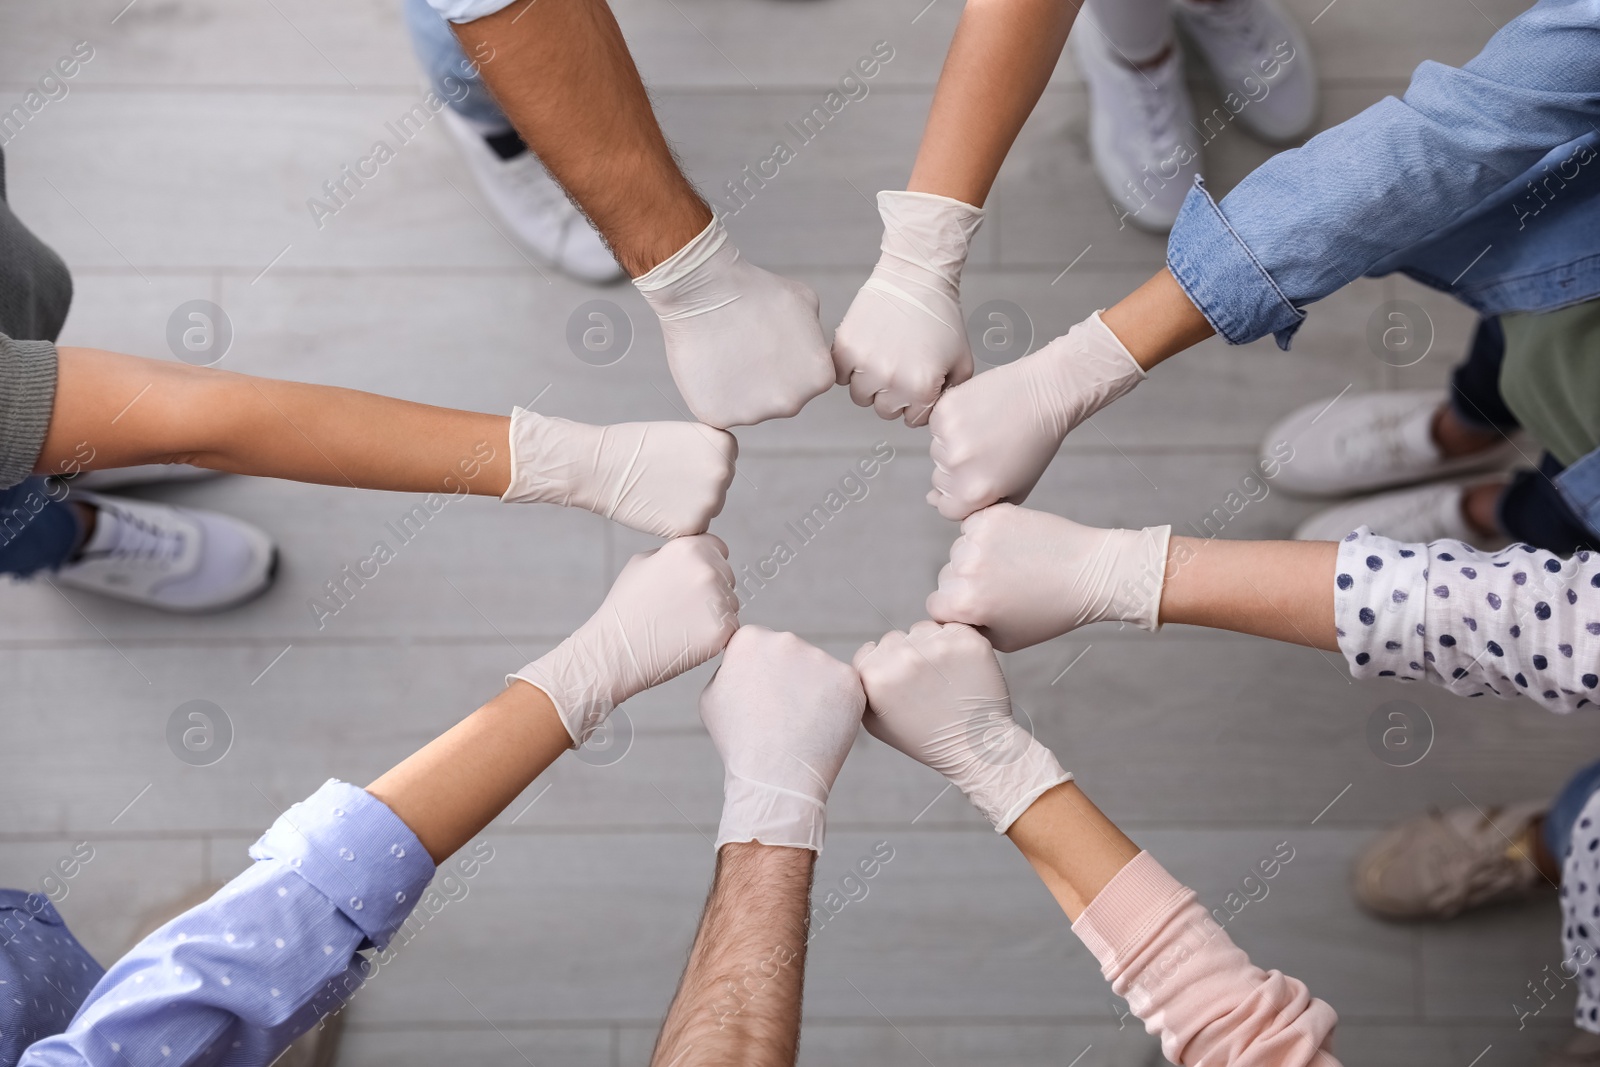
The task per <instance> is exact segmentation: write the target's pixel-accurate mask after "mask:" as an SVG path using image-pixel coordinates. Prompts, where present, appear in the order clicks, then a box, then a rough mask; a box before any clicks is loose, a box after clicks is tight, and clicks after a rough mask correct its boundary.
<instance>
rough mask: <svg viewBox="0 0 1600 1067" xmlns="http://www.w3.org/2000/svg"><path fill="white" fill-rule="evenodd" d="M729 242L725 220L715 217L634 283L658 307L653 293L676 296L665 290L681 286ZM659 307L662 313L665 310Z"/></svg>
mask: <svg viewBox="0 0 1600 1067" xmlns="http://www.w3.org/2000/svg"><path fill="white" fill-rule="evenodd" d="M727 243H728V231H727V230H726V229H725V228H724V227H723V225H722V220H721V219H719V218H715V217H713V218H712V220H711V221H710V222H709V223H707V224H706V228H705V229H703V230H701V231H700V232H699V233H698V234H696V235H695V236H694V237H692V238H690V240H689V243H688V244H686V245H684V246H683V247H682V248H680V249H678V250H677V251H676V252H674V253H672V255H670V256H668V257H667V258H666V259H663V260H662V261H661V262H660V263H657V264H656V265H655V266H654V267H651V268H650V269H649V270H648V271H646V272H645V273H644V274H641V275H639V277H637V278H635V279H634V280H633V286H634V288H635V289H638V290H639V292H641V293H643V294H644V296H645V299H646V300H650V303H651V305H652V306H654V305H655V300H651V297H652V296H654V295H656V294H658V293H659V294H661V297H663V298H666V297H670V296H671V295H672V294H671V293H670V292H662V290H668V289H670V288H671V287H675V286H678V285H679V284H680V283H682V282H684V281H686V280H688V279H689V278H691V277H692V276H693V275H694V274H695V273H696V272H697V271H699V270H700V268H702V267H704V266H705V265H706V264H707V263H708V262H710V261H711V258H712V257H713V256H715V255H716V254H717V253H718V252H719V251H721V250H722V248H723V246H724V245H726V244H727ZM656 310H657V312H658V313H659V312H660V310H661V309H660V308H657V309H656Z"/></svg>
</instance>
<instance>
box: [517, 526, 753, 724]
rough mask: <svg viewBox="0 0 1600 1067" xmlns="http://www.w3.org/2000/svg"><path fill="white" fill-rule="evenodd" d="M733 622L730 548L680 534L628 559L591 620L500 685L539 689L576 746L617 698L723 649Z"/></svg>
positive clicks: (619, 700)
mask: <svg viewBox="0 0 1600 1067" xmlns="http://www.w3.org/2000/svg"><path fill="white" fill-rule="evenodd" d="M738 625H739V598H738V596H737V595H735V593H734V589H733V568H732V567H730V566H728V546H727V545H725V544H723V543H722V541H721V539H720V538H717V537H715V536H713V535H711V534H697V535H695V536H694V537H677V538H673V539H672V540H671V541H668V542H667V543H666V544H664V545H662V546H661V547H660V548H658V549H655V550H653V551H650V552H642V553H640V554H639V555H637V556H634V557H633V558H632V559H630V560H629V561H628V564H627V566H625V567H623V568H622V573H621V574H619V575H617V580H616V582H615V583H613V584H612V586H611V591H610V592H609V593H607V594H606V598H605V601H604V602H603V603H602V604H601V605H600V610H599V611H597V612H595V613H594V615H593V616H592V617H591V618H590V619H589V621H587V622H585V623H584V624H583V625H582V626H580V627H578V629H577V631H576V632H574V633H573V635H572V636H571V637H569V638H567V639H566V640H565V641H563V642H561V644H559V645H557V646H556V647H555V648H554V649H552V650H551V651H550V652H548V653H546V654H545V655H543V656H541V657H540V658H538V659H536V660H534V661H533V662H532V663H529V664H528V665H527V666H525V667H523V668H522V670H520V671H518V672H517V673H515V674H512V675H508V676H507V678H506V682H507V684H510V681H511V679H512V678H520V679H522V680H523V681H525V682H528V683H530V684H532V685H536V686H538V687H539V688H540V689H542V690H544V691H545V694H546V695H547V696H549V698H550V702H551V703H552V704H554V705H555V708H556V711H557V712H558V713H559V714H560V715H561V721H562V722H563V723H565V724H566V727H567V732H568V733H569V734H571V735H572V741H573V744H574V745H575V746H576V745H581V744H583V742H584V741H585V740H587V739H588V737H589V735H590V734H591V733H593V732H594V730H595V729H596V728H597V727H599V725H600V724H601V723H602V722H604V721H605V720H606V716H608V715H610V714H611V711H612V709H613V708H615V707H616V706H617V705H618V704H620V703H622V702H623V701H624V700H627V699H628V698H629V697H631V696H633V695H634V694H635V693H639V692H642V691H644V690H646V689H649V688H651V687H652V686H657V685H660V684H661V683H662V682H665V681H667V680H668V679H670V678H676V677H677V676H678V675H680V674H682V673H683V672H684V671H686V670H689V669H690V668H692V667H697V666H699V665H700V664H702V663H704V662H705V661H706V660H708V659H710V658H711V657H712V656H715V655H716V654H717V653H718V652H721V651H722V648H723V646H724V645H726V644H727V643H728V638H729V637H731V636H732V635H733V631H734V630H735V629H736V628H737V627H738Z"/></svg>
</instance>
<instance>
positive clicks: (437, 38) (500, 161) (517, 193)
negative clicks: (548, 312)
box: [405, 0, 622, 282]
mask: <svg viewBox="0 0 1600 1067" xmlns="http://www.w3.org/2000/svg"><path fill="white" fill-rule="evenodd" d="M405 12H406V26H407V28H408V29H409V30H410V31H411V46H412V48H413V49H414V50H415V52H416V54H417V61H418V62H419V63H420V64H421V65H422V69H423V70H424V71H425V72H426V73H427V75H428V81H429V83H430V84H431V85H432V87H433V91H434V93H435V94H436V95H437V96H438V97H439V98H440V99H441V100H444V101H445V102H446V103H447V104H449V107H448V108H446V109H445V111H444V112H443V113H442V116H441V119H440V121H442V122H443V123H444V125H445V128H446V129H448V130H449V131H450V133H451V134H452V136H453V139H454V140H455V142H456V147H457V148H459V149H460V150H461V154H462V156H463V157H465V160H466V164H467V168H468V169H469V170H470V171H471V172H472V176H473V178H475V179H476V180H477V182H478V187H479V188H480V189H482V190H483V195H484V196H485V198H487V199H488V201H489V205H490V207H492V208H493V209H494V211H495V212H496V214H498V215H499V216H500V220H501V222H503V223H504V224H505V226H506V228H507V229H508V230H510V232H511V234H512V235H513V236H514V237H516V238H517V239H518V240H519V241H521V243H522V244H523V245H524V246H525V247H526V248H528V249H529V250H530V251H532V252H533V253H534V254H535V255H537V256H539V257H540V258H541V259H543V260H545V261H546V262H548V263H549V264H551V265H552V266H554V267H556V268H557V269H559V270H561V271H562V272H564V273H566V274H568V275H570V276H571V277H574V278H577V279H578V280H579V281H586V282H612V281H616V280H617V279H619V278H621V277H622V268H621V267H619V266H618V265H617V261H616V259H615V257H613V256H612V255H611V250H610V249H608V248H607V247H606V245H605V242H604V241H602V240H601V239H600V235H599V234H598V233H596V232H595V230H594V227H593V226H591V225H590V224H589V220H588V219H586V218H584V217H583V214H582V213H581V212H580V211H578V209H577V208H576V207H574V206H573V204H572V202H571V201H570V200H568V199H567V194H566V193H565V192H563V191H562V189H561V186H560V185H558V184H556V180H555V179H554V178H552V177H551V176H550V173H549V172H548V171H546V170H545V168H544V164H542V163H541V162H540V161H539V159H538V157H536V156H535V155H534V154H533V153H532V152H530V151H528V146H527V145H526V144H524V143H523V140H522V137H521V136H520V135H519V134H518V133H517V131H516V129H515V128H514V127H513V126H512V125H511V120H510V119H509V118H507V117H506V113H505V112H504V111H502V110H500V105H499V104H497V103H495V101H494V97H492V96H491V95H490V94H489V87H488V86H487V85H485V84H484V83H483V78H482V77H481V75H480V74H479V66H480V63H479V62H478V61H476V60H474V59H472V58H470V57H468V55H467V53H466V52H465V51H464V50H463V49H462V47H461V42H460V41H458V40H456V35H455V34H454V33H452V32H451V31H450V24H449V23H448V22H446V21H445V20H444V19H443V18H442V17H440V15H439V14H438V12H436V11H434V9H433V8H432V6H430V5H429V3H428V0H405ZM477 55H479V56H480V57H484V58H485V59H491V58H492V57H493V55H494V52H493V51H492V50H485V49H484V48H483V47H482V46H481V45H480V47H479V49H478V52H477Z"/></svg>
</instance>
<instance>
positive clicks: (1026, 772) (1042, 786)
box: [958, 726, 1072, 834]
mask: <svg viewBox="0 0 1600 1067" xmlns="http://www.w3.org/2000/svg"><path fill="white" fill-rule="evenodd" d="M1017 731H1018V732H1019V733H1022V728H1021V727H1020V726H1019V727H1017ZM1022 736H1025V737H1027V736H1028V735H1027V734H1025V733H1022ZM978 766H979V767H981V770H977V771H976V773H974V774H973V775H972V776H971V779H972V780H971V781H970V782H968V783H966V784H961V783H958V784H961V791H962V792H963V793H965V794H966V796H967V799H968V800H970V801H971V802H972V805H973V807H975V808H977V809H978V810H979V811H980V812H982V813H983V817H984V818H986V819H988V820H989V821H990V822H991V823H993V824H994V828H995V832H996V833H1002V834H1003V833H1005V832H1006V831H1007V830H1009V829H1010V828H1011V824H1012V823H1014V822H1016V821H1017V818H1018V816H1020V815H1021V814H1022V813H1023V812H1025V811H1027V810H1028V807H1029V805H1031V804H1032V803H1033V802H1034V801H1035V800H1038V799H1039V797H1040V796H1041V795H1042V794H1043V793H1045V792H1046V791H1047V790H1050V789H1053V788H1055V787H1056V786H1058V785H1060V784H1061V783H1062V782H1070V781H1072V773H1071V772H1070V771H1065V770H1062V768H1061V764H1060V763H1059V762H1057V760H1056V757H1055V753H1053V752H1051V751H1050V750H1049V749H1048V748H1046V747H1045V746H1044V745H1043V744H1041V743H1040V742H1039V739H1038V738H1036V737H1028V742H1027V744H1026V745H1025V746H1023V747H1022V750H1021V751H1020V752H1019V753H1017V755H1016V756H1015V757H1014V758H1011V759H1010V760H1009V761H1008V762H1005V763H987V762H982V763H980V764H979V765H978Z"/></svg>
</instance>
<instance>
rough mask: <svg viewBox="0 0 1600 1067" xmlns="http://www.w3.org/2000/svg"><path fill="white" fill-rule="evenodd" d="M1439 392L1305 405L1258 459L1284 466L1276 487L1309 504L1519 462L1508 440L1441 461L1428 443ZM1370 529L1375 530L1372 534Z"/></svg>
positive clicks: (1270, 437)
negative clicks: (1284, 449)
mask: <svg viewBox="0 0 1600 1067" xmlns="http://www.w3.org/2000/svg"><path fill="white" fill-rule="evenodd" d="M1446 399H1447V394H1446V393H1445V392H1444V391H1443V390H1438V389H1412V390H1405V391H1399V392H1393V393H1358V394H1356V395H1355V396H1349V395H1346V396H1342V397H1338V398H1332V399H1324V400H1318V401H1316V402H1315V403H1311V404H1307V405H1306V406H1305V407H1303V408H1300V409H1298V410H1296V411H1295V412H1293V413H1292V414H1290V415H1289V416H1288V417H1287V418H1285V419H1283V420H1282V421H1281V422H1279V423H1278V424H1277V425H1275V426H1273V427H1272V429H1270V430H1268V431H1267V435H1266V437H1264V438H1263V439H1262V442H1261V458H1262V462H1263V463H1265V462H1266V461H1267V460H1268V459H1269V457H1270V458H1273V462H1274V463H1277V462H1279V461H1281V456H1279V455H1278V452H1279V450H1280V449H1281V446H1282V445H1284V444H1287V445H1288V446H1289V447H1290V448H1292V449H1293V450H1294V454H1293V456H1292V458H1290V459H1288V460H1286V461H1282V470H1281V472H1280V473H1279V475H1278V478H1277V482H1278V486H1279V487H1280V488H1283V489H1287V490H1288V491H1289V492H1291V493H1303V494H1305V495H1307V496H1342V495H1344V494H1346V493H1356V492H1367V491H1371V490H1373V489H1386V488H1388V487H1390V486H1395V485H1409V484H1411V483H1414V482H1424V481H1438V480H1439V479H1441V478H1450V477H1454V476H1456V475H1458V474H1466V473H1471V472H1474V471H1484V470H1492V469H1494V468H1496V467H1503V466H1504V465H1505V464H1507V463H1508V462H1510V461H1512V460H1513V459H1515V458H1516V456H1517V450H1516V446H1515V445H1513V444H1512V443H1511V441H1510V440H1509V439H1508V440H1506V441H1504V442H1502V443H1500V444H1498V445H1495V446H1494V447H1493V448H1489V449H1485V450H1484V451H1482V452H1474V453H1472V454H1471V455H1468V456H1461V457H1458V458H1456V459H1445V458H1444V457H1443V456H1441V455H1440V454H1439V446H1438V445H1436V444H1434V442H1433V416H1434V412H1436V411H1438V410H1439V407H1440V406H1441V405H1443V404H1444V403H1445V402H1446ZM1373 529H1377V526H1374V527H1373Z"/></svg>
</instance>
